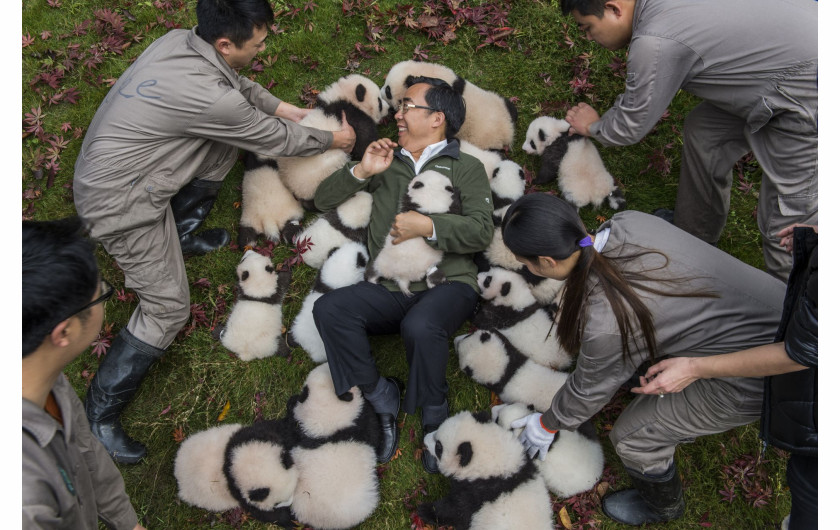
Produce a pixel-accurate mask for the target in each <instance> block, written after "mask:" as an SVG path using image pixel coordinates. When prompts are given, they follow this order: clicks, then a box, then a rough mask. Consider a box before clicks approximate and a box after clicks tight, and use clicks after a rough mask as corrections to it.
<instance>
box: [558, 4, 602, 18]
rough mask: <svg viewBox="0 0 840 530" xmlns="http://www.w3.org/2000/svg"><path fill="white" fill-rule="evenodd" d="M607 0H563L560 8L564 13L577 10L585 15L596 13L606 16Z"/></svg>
mask: <svg viewBox="0 0 840 530" xmlns="http://www.w3.org/2000/svg"><path fill="white" fill-rule="evenodd" d="M606 3H607V0H562V1H561V2H560V9H561V10H563V14H564V15H568V14H569V13H571V12H572V11H577V12H578V13H580V14H581V15H583V16H585V17H586V16H589V15H595V16H596V17H598V18H602V17H603V16H604V4H606Z"/></svg>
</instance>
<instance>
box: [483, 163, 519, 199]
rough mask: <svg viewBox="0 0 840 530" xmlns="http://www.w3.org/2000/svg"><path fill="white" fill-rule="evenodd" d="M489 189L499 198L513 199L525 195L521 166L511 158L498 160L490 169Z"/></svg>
mask: <svg viewBox="0 0 840 530" xmlns="http://www.w3.org/2000/svg"><path fill="white" fill-rule="evenodd" d="M490 189H491V190H492V191H493V193H494V194H495V195H496V196H497V197H499V198H500V199H505V200H507V201H511V202H513V201H515V200H516V199H518V198H520V197H522V196H523V195H525V176H524V174H523V171H522V166H520V165H519V164H517V163H516V162H514V161H513V160H500V161H499V162H497V163H496V165H495V166H494V167H493V169H491V170H490Z"/></svg>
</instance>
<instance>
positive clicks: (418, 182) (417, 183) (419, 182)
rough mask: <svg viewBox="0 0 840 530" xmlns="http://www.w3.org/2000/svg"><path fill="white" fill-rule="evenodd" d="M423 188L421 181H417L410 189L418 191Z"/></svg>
mask: <svg viewBox="0 0 840 530" xmlns="http://www.w3.org/2000/svg"><path fill="white" fill-rule="evenodd" d="M423 186H425V184H423V183H422V182H421V181H419V180H418V181H417V182H415V183H414V184H412V185H411V189H414V190H419V189H420V188H422V187H423Z"/></svg>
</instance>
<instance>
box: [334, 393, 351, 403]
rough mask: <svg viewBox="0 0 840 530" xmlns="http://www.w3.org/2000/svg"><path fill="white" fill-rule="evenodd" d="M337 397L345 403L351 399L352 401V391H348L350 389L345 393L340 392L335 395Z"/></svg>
mask: <svg viewBox="0 0 840 530" xmlns="http://www.w3.org/2000/svg"><path fill="white" fill-rule="evenodd" d="M337 397H338V399H339V401H346V402H347V403H350V402H351V401H353V393H352V392H350V391H348V392H345V393H343V394H341V395H340V396H337Z"/></svg>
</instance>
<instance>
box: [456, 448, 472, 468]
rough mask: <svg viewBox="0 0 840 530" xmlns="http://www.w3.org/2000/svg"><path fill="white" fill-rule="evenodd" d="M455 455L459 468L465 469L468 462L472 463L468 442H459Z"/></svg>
mask: <svg viewBox="0 0 840 530" xmlns="http://www.w3.org/2000/svg"><path fill="white" fill-rule="evenodd" d="M455 454H457V455H458V457H459V460H458V464H459V465H460V466H461V467H467V466H468V465H470V461H472V456H473V450H472V444H471V443H470V442H461V445H459V446H458V451H456V452H455Z"/></svg>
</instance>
